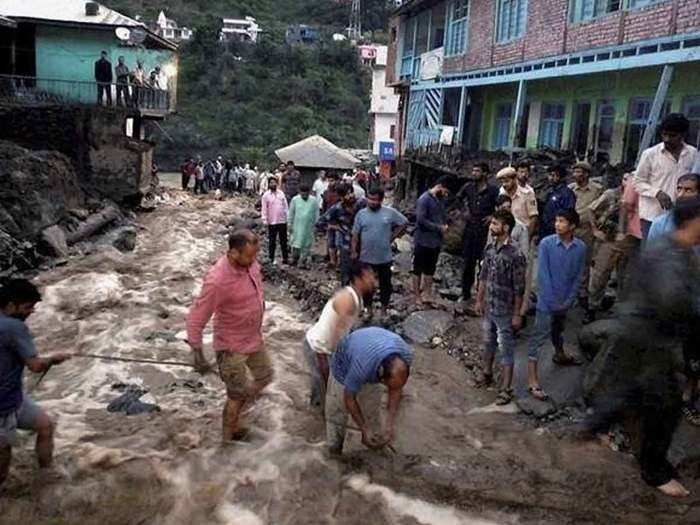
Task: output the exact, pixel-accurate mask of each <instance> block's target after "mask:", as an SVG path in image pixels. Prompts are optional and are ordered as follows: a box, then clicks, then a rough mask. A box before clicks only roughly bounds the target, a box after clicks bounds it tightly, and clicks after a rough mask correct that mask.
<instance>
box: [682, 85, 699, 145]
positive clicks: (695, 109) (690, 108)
mask: <svg viewBox="0 0 700 525" xmlns="http://www.w3.org/2000/svg"><path fill="white" fill-rule="evenodd" d="M683 114H684V115H685V116H686V117H687V118H688V120H689V121H690V131H689V132H688V136H687V137H686V142H687V143H688V144H692V145H693V146H695V147H698V146H699V145H700V97H689V98H686V99H685V100H684V101H683Z"/></svg>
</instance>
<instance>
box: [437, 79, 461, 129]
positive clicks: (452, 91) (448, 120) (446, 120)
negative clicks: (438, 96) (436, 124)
mask: <svg viewBox="0 0 700 525" xmlns="http://www.w3.org/2000/svg"><path fill="white" fill-rule="evenodd" d="M461 98H462V88H448V89H445V90H444V91H443V94H442V125H443V126H457V125H458V124H459V104H460V102H461Z"/></svg>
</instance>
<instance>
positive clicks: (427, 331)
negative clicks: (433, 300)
mask: <svg viewBox="0 0 700 525" xmlns="http://www.w3.org/2000/svg"><path fill="white" fill-rule="evenodd" d="M453 325H454V317H452V314H450V313H448V312H445V311H442V310H424V311H420V312H414V313H412V314H411V315H409V316H408V318H407V319H406V320H405V321H404V322H403V325H402V328H403V333H404V335H405V336H406V337H407V338H408V339H410V340H411V341H413V342H414V343H418V344H426V343H429V342H430V341H431V340H432V339H433V337H436V336H442V335H444V334H445V333H447V331H448V330H449V329H450V328H452V326H453Z"/></svg>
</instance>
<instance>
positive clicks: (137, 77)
mask: <svg viewBox="0 0 700 525" xmlns="http://www.w3.org/2000/svg"><path fill="white" fill-rule="evenodd" d="M146 81H147V78H146V70H145V69H144V68H143V60H137V61H136V68H135V69H134V70H133V71H132V72H131V83H132V84H133V86H134V92H133V93H132V95H131V96H132V99H131V100H132V102H133V103H134V107H141V106H142V105H143V101H144V91H145V89H146V84H147V82H146Z"/></svg>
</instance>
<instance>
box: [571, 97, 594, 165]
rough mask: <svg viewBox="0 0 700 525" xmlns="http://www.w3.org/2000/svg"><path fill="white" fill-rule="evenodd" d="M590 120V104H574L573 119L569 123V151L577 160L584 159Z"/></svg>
mask: <svg viewBox="0 0 700 525" xmlns="http://www.w3.org/2000/svg"><path fill="white" fill-rule="evenodd" d="M590 120H591V104H590V103H589V102H577V103H576V104H574V118H573V120H572V122H571V149H572V150H573V151H574V153H575V154H576V156H577V157H578V158H579V159H583V158H585V157H586V153H587V150H588V129H589V128H590Z"/></svg>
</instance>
